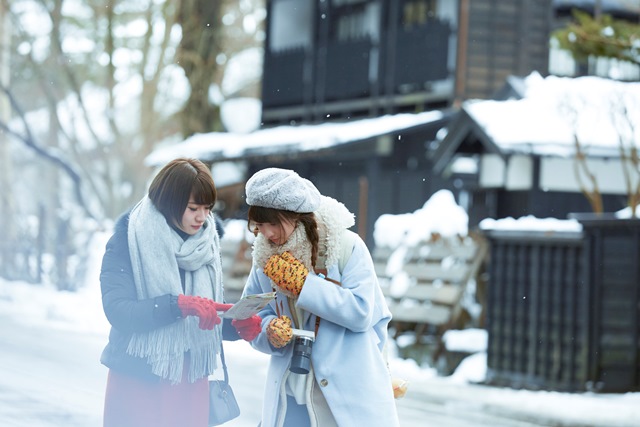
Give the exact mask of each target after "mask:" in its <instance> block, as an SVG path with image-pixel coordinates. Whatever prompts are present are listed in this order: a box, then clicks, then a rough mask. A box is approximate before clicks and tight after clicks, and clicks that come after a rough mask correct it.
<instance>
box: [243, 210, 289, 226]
mask: <svg viewBox="0 0 640 427" xmlns="http://www.w3.org/2000/svg"><path fill="white" fill-rule="evenodd" d="M247 217H248V218H249V227H251V223H259V224H279V223H280V222H282V220H283V219H284V218H286V216H285V213H284V212H283V211H281V210H278V209H271V208H263V207H262V206H249V212H248V213H247Z"/></svg>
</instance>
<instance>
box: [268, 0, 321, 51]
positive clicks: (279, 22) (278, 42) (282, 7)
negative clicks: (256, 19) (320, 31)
mask: <svg viewBox="0 0 640 427" xmlns="http://www.w3.org/2000/svg"><path fill="white" fill-rule="evenodd" d="M312 19H313V0H278V1H274V2H273V6H272V9H271V21H270V27H269V50H271V51H276V52H277V51H282V50H287V49H294V48H299V47H304V48H311V45H312V38H313V37H312V36H313V21H312Z"/></svg>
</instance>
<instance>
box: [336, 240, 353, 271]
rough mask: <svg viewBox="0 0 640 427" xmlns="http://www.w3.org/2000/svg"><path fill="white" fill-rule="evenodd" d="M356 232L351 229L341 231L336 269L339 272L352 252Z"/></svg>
mask: <svg viewBox="0 0 640 427" xmlns="http://www.w3.org/2000/svg"><path fill="white" fill-rule="evenodd" d="M356 236H357V234H356V233H354V232H353V231H351V230H344V232H343V233H342V242H341V243H342V247H341V248H340V250H341V252H340V259H339V260H338V271H339V272H340V274H342V272H343V271H344V267H345V266H346V265H347V262H349V258H351V254H352V253H353V247H354V246H355V244H356Z"/></svg>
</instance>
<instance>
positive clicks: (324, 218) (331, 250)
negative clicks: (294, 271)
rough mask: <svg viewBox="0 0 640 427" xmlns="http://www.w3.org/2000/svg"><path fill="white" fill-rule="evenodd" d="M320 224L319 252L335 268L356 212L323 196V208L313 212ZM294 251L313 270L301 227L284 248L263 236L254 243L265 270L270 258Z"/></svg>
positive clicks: (259, 262) (256, 255)
mask: <svg viewBox="0 0 640 427" xmlns="http://www.w3.org/2000/svg"><path fill="white" fill-rule="evenodd" d="M314 215H315V217H316V221H317V223H318V235H319V236H320V241H319V252H320V255H321V256H324V257H325V265H326V266H327V267H328V266H331V265H335V264H337V263H338V261H339V257H340V252H341V250H340V248H341V243H342V238H343V237H342V236H343V234H344V231H345V230H346V229H348V228H349V227H351V226H352V225H354V224H355V218H354V215H353V213H351V212H349V210H348V209H347V208H346V206H345V205H344V204H342V203H340V202H339V201H337V200H335V199H333V198H331V197H327V196H322V202H321V203H320V208H318V210H317V211H315V212H314ZM285 251H289V252H291V254H292V255H293V256H295V257H296V258H298V259H299V260H300V261H301V262H302V263H303V264H304V265H305V266H306V267H307V268H308V269H309V270H312V268H311V244H310V243H309V241H308V240H307V234H306V232H305V230H304V226H303V225H302V224H298V225H297V226H296V228H295V230H294V231H293V233H292V234H291V237H289V240H287V241H286V242H285V243H284V244H283V245H274V244H273V243H271V242H270V241H269V240H268V239H266V238H265V237H264V236H263V235H262V234H258V236H257V237H256V239H255V241H254V243H253V259H254V262H255V263H256V265H257V266H258V267H259V268H264V265H265V264H266V262H267V260H268V259H269V257H271V255H274V254H281V253H283V252H285Z"/></svg>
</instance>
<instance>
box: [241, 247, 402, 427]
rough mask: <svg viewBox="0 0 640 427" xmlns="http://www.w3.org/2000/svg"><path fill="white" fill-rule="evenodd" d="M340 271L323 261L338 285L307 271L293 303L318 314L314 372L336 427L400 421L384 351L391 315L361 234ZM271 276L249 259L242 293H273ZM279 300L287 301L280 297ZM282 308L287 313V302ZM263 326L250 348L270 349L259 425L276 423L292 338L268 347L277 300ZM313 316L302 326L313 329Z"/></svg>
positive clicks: (372, 426)
mask: <svg viewBox="0 0 640 427" xmlns="http://www.w3.org/2000/svg"><path fill="white" fill-rule="evenodd" d="M355 240H356V242H355V245H354V249H353V253H352V255H351V257H349V261H348V262H347V263H346V265H345V266H344V268H343V274H342V276H341V275H340V272H339V268H338V265H337V264H336V265H331V266H328V268H327V270H328V272H327V277H329V278H332V279H335V280H337V281H339V282H341V286H337V285H335V284H333V283H331V282H329V281H326V280H324V279H322V278H320V277H318V276H316V275H314V274H313V273H310V274H309V275H308V277H307V280H306V282H305V284H304V286H303V288H302V292H301V293H300V296H299V298H298V301H297V306H298V307H299V308H302V309H303V310H306V311H308V312H309V313H312V314H314V315H317V316H319V317H320V318H321V319H322V320H321V321H320V327H319V330H318V334H317V337H316V341H315V343H314V344H313V351H312V356H311V360H312V364H313V369H314V373H315V378H316V381H317V382H318V384H320V386H321V388H322V392H323V394H324V397H325V399H326V401H327V403H328V405H329V407H330V408H331V412H332V413H333V416H334V418H335V420H336V421H337V423H338V425H339V426H340V427H353V426H367V427H378V426H379V427H394V426H398V425H399V424H398V417H397V412H396V405H395V401H394V397H393V390H392V385H391V377H390V374H389V370H388V367H387V364H386V361H385V358H384V357H383V354H382V350H383V347H384V345H385V343H386V339H387V325H388V323H389V320H390V319H391V313H390V311H389V309H388V307H387V304H386V302H385V299H384V296H383V294H382V291H381V290H380V287H379V286H378V279H377V277H376V274H375V270H374V266H373V261H372V260H371V255H370V254H369V251H368V249H367V247H366V245H365V243H364V242H363V241H362V239H360V238H356V239H355ZM271 291H272V288H271V281H270V280H269V278H268V277H267V276H266V275H265V274H264V273H263V271H262V266H258V267H257V266H256V265H254V266H253V268H252V271H251V274H250V275H249V279H248V281H247V285H246V287H245V290H244V294H246V295H250V294H258V293H264V292H271ZM278 300H284V297H282V296H281V295H279V296H278ZM283 308H284V312H282V314H286V315H288V316H289V317H292V316H291V313H290V311H289V307H288V305H287V304H286V303H284V304H283ZM259 314H260V317H262V328H263V331H262V332H261V333H260V335H259V336H258V337H257V338H256V339H255V340H253V341H252V342H251V344H252V346H253V347H254V348H256V349H258V350H260V351H262V352H263V353H267V354H270V355H271V360H270V363H269V370H268V374H267V383H266V386H265V394H264V399H263V408H262V427H274V426H276V422H277V419H278V412H279V411H278V408H280V405H281V397H282V396H283V393H284V392H283V390H284V380H285V378H286V377H285V375H287V374H288V372H289V371H288V368H289V362H290V359H291V355H292V347H293V346H292V344H289V345H287V346H286V347H284V348H282V349H275V348H273V347H272V346H271V345H270V344H269V341H268V339H267V334H266V332H265V329H266V326H267V325H268V324H269V322H271V320H272V319H273V318H274V317H276V310H275V303H273V302H272V303H271V304H270V305H268V306H267V307H265V308H264V309H263V310H262V311H261V312H260V313H259ZM314 325H315V316H310V318H309V319H308V322H307V324H306V325H305V328H304V329H307V330H313V329H314Z"/></svg>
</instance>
